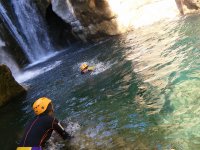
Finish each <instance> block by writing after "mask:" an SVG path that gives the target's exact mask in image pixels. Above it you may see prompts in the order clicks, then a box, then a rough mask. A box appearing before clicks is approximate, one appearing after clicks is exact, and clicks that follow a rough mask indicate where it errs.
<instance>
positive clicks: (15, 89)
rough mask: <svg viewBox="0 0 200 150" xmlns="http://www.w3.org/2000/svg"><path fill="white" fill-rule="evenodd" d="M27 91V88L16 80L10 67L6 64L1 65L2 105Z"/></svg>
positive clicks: (0, 92) (0, 102) (0, 98)
mask: <svg viewBox="0 0 200 150" xmlns="http://www.w3.org/2000/svg"><path fill="white" fill-rule="evenodd" d="M25 92H26V90H25V89H24V88H23V87H22V86H21V85H19V84H18V83H17V82H16V81H15V79H14V77H13V76H12V73H11V71H10V69H9V68H8V67H7V66H6V65H0V106H3V105H4V104H6V103H8V102H9V101H11V100H13V99H14V98H16V97H17V96H20V95H21V94H24V93H25Z"/></svg>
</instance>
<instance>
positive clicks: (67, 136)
mask: <svg viewBox="0 0 200 150" xmlns="http://www.w3.org/2000/svg"><path fill="white" fill-rule="evenodd" d="M53 129H54V130H55V131H56V132H57V133H58V134H59V135H60V136H61V137H62V138H63V139H64V140H66V139H68V140H69V139H71V138H72V137H71V135H70V134H69V133H67V132H66V131H65V129H64V128H63V126H62V125H61V124H60V123H59V122H58V120H57V119H54V121H53Z"/></svg>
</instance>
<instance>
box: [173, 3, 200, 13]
mask: <svg viewBox="0 0 200 150" xmlns="http://www.w3.org/2000/svg"><path fill="white" fill-rule="evenodd" d="M175 2H176V4H177V7H178V9H179V11H180V13H181V14H188V13H196V12H199V10H200V1H199V0H175Z"/></svg>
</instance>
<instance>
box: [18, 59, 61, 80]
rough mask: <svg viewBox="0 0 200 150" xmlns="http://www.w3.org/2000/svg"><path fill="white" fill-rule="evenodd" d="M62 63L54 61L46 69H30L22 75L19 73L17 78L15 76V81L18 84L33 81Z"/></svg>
mask: <svg viewBox="0 0 200 150" xmlns="http://www.w3.org/2000/svg"><path fill="white" fill-rule="evenodd" d="M61 63H62V61H55V62H54V63H53V64H50V65H48V66H46V67H43V68H39V69H31V70H26V71H24V72H23V73H21V74H20V75H19V76H16V80H17V81H18V82H19V83H22V82H25V81H27V80H30V79H33V78H35V77H37V76H39V75H41V74H43V73H45V72H48V71H50V70H52V69H53V68H56V67H57V66H59V65H60V64H61Z"/></svg>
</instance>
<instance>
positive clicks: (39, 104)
mask: <svg viewBox="0 0 200 150" xmlns="http://www.w3.org/2000/svg"><path fill="white" fill-rule="evenodd" d="M33 110H34V113H35V114H36V116H35V117H34V118H33V119H32V120H31V121H30V122H29V123H28V125H27V127H26V129H25V133H24V135H23V137H22V140H21V142H20V144H19V147H18V148H17V150H42V147H44V146H45V144H46V142H47V140H49V138H50V137H51V134H52V132H53V130H54V131H56V132H57V133H58V134H59V135H60V136H61V137H62V138H63V140H70V139H71V138H72V136H71V135H70V134H69V133H67V132H66V131H65V130H64V128H63V127H62V125H61V124H60V122H59V121H58V120H57V119H56V118H55V117H54V109H53V104H52V102H51V100H50V99H49V98H46V97H42V98H39V99H38V100H36V101H35V102H34V103H33Z"/></svg>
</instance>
